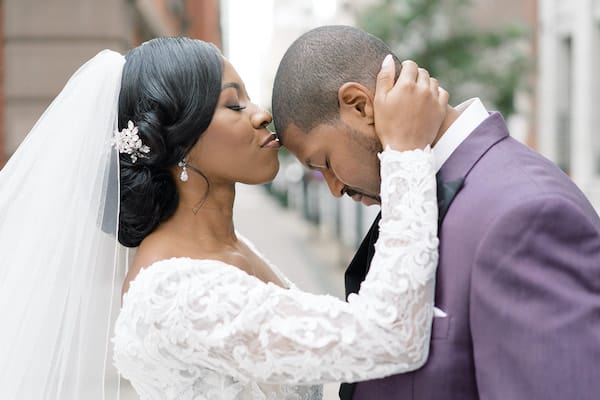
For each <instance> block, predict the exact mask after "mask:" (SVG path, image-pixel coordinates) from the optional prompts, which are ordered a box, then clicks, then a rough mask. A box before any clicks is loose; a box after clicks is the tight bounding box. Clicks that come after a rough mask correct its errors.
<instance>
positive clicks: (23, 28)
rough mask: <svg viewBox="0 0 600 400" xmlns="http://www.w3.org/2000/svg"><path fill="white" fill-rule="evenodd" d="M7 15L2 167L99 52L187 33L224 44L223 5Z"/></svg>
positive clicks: (110, 3) (1, 62)
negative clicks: (83, 66) (50, 106)
mask: <svg viewBox="0 0 600 400" xmlns="http://www.w3.org/2000/svg"><path fill="white" fill-rule="evenodd" d="M0 13H1V16H0V17H1V22H0V24H1V26H0V28H1V29H0V35H2V39H3V40H2V41H1V42H0V43H2V48H1V49H0V50H1V51H0V53H1V54H2V56H0V71H1V72H2V74H1V80H0V110H1V111H0V112H1V114H0V167H1V166H2V165H3V164H4V162H5V161H6V160H7V159H8V157H9V156H10V154H12V153H13V152H14V151H15V149H16V148H17V147H18V145H19V143H21V141H22V140H23V138H24V137H25V135H26V134H27V133H28V132H29V130H30V129H31V127H32V126H33V124H34V123H35V121H36V120H37V118H38V117H39V116H40V115H41V113H42V112H43V111H44V109H45V108H46V107H47V106H48V105H49V103H50V102H51V100H52V99H53V98H54V97H55V96H56V95H57V94H58V93H59V91H60V90H61V88H62V87H63V86H64V84H65V83H66V81H67V79H68V78H69V76H71V75H72V74H73V72H75V70H76V69H77V68H78V67H79V66H80V65H81V64H82V63H83V62H85V61H86V60H88V59H89V58H91V57H92V56H93V55H95V54H96V53H97V52H98V51H100V50H102V49H105V48H110V49H113V50H116V51H119V52H121V53H124V52H126V51H127V50H128V49H129V48H131V47H132V46H135V45H138V44H139V43H141V42H143V41H145V40H148V39H151V38H153V37H157V36H173V35H180V34H185V35H187V36H191V37H197V38H201V39H204V40H207V41H211V42H214V43H216V44H218V45H220V44H221V32H220V18H219V1H218V0H203V1H195V0H103V1H97V0H51V1H39V0H2V1H1V2H0Z"/></svg>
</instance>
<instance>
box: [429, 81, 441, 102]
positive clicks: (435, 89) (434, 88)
mask: <svg viewBox="0 0 600 400" xmlns="http://www.w3.org/2000/svg"><path fill="white" fill-rule="evenodd" d="M429 90H431V95H432V96H433V98H434V99H437V98H438V96H439V94H440V93H439V90H440V83H439V82H438V80H437V79H435V78H429Z"/></svg>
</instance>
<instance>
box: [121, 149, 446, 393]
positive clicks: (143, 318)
mask: <svg viewBox="0 0 600 400" xmlns="http://www.w3.org/2000/svg"><path fill="white" fill-rule="evenodd" d="M380 159H381V175H382V190H381V194H382V220H381V223H380V235H379V240H378V242H377V244H376V254H375V256H374V258H373V262H372V265H371V268H370V271H369V274H368V276H367V278H366V280H365V281H364V282H363V284H362V286H361V289H360V291H359V293H358V294H355V295H351V296H350V297H349V298H348V302H347V303H346V302H343V301H341V300H339V299H337V298H334V297H332V296H327V295H313V294H309V293H305V292H302V291H300V290H297V289H295V288H292V289H289V290H286V289H283V288H281V287H278V286H276V285H273V284H270V283H269V284H265V283H263V282H262V281H260V280H258V279H257V278H255V277H253V276H250V275H248V274H246V273H245V272H243V271H241V270H240V269H238V268H235V267H232V266H230V265H228V264H223V263H220V262H218V261H209V260H204V261H201V260H190V259H183V260H182V259H174V260H167V261H173V262H174V261H177V262H178V265H177V266H176V267H174V265H168V262H161V263H162V265H161V263H157V264H155V265H154V266H152V268H149V269H148V270H145V271H143V272H141V273H140V275H139V276H138V278H139V279H136V280H135V281H134V282H133V283H132V286H131V288H130V291H129V293H128V294H127V296H128V298H126V301H127V302H137V301H143V302H144V304H150V306H147V307H146V308H147V309H146V310H145V312H143V313H141V314H140V315H137V314H135V313H132V314H131V315H127V316H125V317H126V318H127V319H128V320H129V321H130V322H129V325H130V326H135V327H136V330H137V332H135V334H136V335H142V334H143V335H144V340H143V342H144V343H145V345H150V344H154V345H156V346H157V347H158V349H156V356H157V357H158V356H160V357H161V359H162V358H163V357H164V358H165V362H168V363H170V365H181V368H182V370H185V371H188V372H186V373H191V372H189V371H190V369H193V368H195V367H198V368H209V369H212V370H214V371H221V372H223V373H226V374H227V375H230V376H232V377H234V378H235V379H238V380H239V381H242V382H248V381H260V382H265V383H278V384H314V383H323V382H334V381H345V382H352V381H357V380H365V379H372V378H377V377H383V376H387V375H391V374H395V373H399V372H404V371H409V370H414V369H416V368H418V367H420V366H421V365H422V364H423V363H424V362H425V360H426V359H427V355H428V349H429V336H430V329H431V319H432V313H433V289H434V274H435V270H436V267H437V258H438V253H437V248H438V239H437V202H436V187H435V175H434V171H433V155H432V153H431V151H430V149H426V150H416V151H410V152H395V151H392V150H389V149H387V150H385V151H384V152H383V153H381V155H380ZM216 264H219V265H216ZM142 275H143V276H142ZM142 293H143V296H144V297H146V298H145V299H142V298H141V296H142ZM127 308H128V309H129V310H132V309H137V308H138V307H135V306H133V307H127ZM122 312H124V311H122ZM122 317H123V316H122ZM121 345H122V347H125V349H122V350H123V351H125V352H126V351H127V349H126V347H127V343H121Z"/></svg>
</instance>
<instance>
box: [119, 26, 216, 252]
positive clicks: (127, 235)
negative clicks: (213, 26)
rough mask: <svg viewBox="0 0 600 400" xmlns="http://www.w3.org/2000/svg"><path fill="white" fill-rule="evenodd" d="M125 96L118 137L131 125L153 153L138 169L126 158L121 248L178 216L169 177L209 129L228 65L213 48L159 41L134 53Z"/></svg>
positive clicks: (122, 180)
mask: <svg viewBox="0 0 600 400" xmlns="http://www.w3.org/2000/svg"><path fill="white" fill-rule="evenodd" d="M125 59H126V62H125V65H124V67H123V76H122V78H121V82H122V83H121V91H120V93H119V116H118V118H119V130H121V129H123V128H125V127H127V122H128V121H130V120H131V121H133V123H134V124H135V125H136V126H137V127H138V131H139V132H138V135H139V137H140V139H141V140H142V142H143V143H144V144H145V145H147V146H149V147H150V149H151V150H150V153H148V154H147V158H138V160H137V161H136V162H135V163H132V161H131V158H130V157H129V155H128V154H121V155H120V190H121V194H120V201H121V204H120V214H119V242H120V243H121V244H123V245H124V246H127V247H136V246H138V245H139V244H140V242H141V241H142V240H143V239H144V238H145V237H146V236H147V235H148V234H150V233H151V232H152V231H153V230H154V229H155V228H156V227H157V226H158V224H160V223H161V222H163V221H165V220H167V219H168V218H169V217H171V216H172V215H173V213H174V212H175V210H176V209H177V205H178V202H179V196H178V193H177V189H176V186H175V180H174V177H173V175H172V172H171V169H172V168H173V167H175V166H177V164H178V162H179V161H181V160H182V159H183V158H184V157H185V155H186V154H187V153H188V152H189V150H190V149H191V148H192V147H193V146H194V144H196V142H197V141H198V138H199V137H200V135H201V134H202V133H203V132H204V131H205V130H206V128H208V125H209V124H210V122H211V119H212V117H213V114H214V112H215V108H216V105H217V101H218V100H219V95H220V93H221V80H222V74H223V57H222V55H221V53H220V51H219V50H218V49H217V48H216V47H215V46H214V45H212V44H209V43H205V42H202V41H200V40H194V39H189V38H181V37H179V38H158V39H153V40H150V41H148V42H146V43H144V44H142V45H141V46H139V47H136V48H134V49H132V50H130V51H129V52H128V53H127V54H126V55H125Z"/></svg>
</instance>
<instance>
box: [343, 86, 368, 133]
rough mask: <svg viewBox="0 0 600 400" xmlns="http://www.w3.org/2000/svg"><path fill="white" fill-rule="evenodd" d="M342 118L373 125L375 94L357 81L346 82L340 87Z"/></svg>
mask: <svg viewBox="0 0 600 400" xmlns="http://www.w3.org/2000/svg"><path fill="white" fill-rule="evenodd" d="M338 102H339V104H340V118H341V119H342V120H347V121H349V122H352V121H355V122H356V123H359V122H360V123H363V124H367V125H373V123H374V121H375V118H374V113H373V94H372V93H371V91H370V90H369V89H367V87H365V86H364V85H361V84H360V83H357V82H346V83H344V84H343V85H342V86H340V88H339V89H338Z"/></svg>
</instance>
